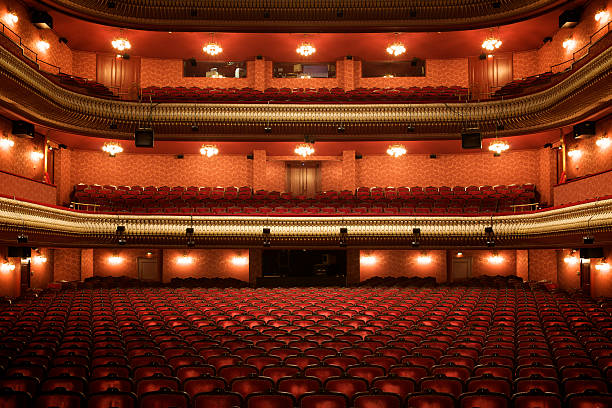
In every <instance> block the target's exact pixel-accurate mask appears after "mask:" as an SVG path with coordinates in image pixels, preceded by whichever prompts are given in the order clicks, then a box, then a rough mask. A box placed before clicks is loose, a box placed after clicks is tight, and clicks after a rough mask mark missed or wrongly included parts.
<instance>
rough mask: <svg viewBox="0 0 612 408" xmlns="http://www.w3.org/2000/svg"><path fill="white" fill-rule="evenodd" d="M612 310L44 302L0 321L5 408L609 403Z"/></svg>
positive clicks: (407, 298)
mask: <svg viewBox="0 0 612 408" xmlns="http://www.w3.org/2000/svg"><path fill="white" fill-rule="evenodd" d="M611 312H612V309H611V305H610V304H597V303H595V302H594V301H593V300H592V299H588V298H582V297H569V296H567V295H565V294H560V293H550V292H546V291H541V290H531V289H529V288H527V287H524V286H523V287H517V288H503V289H493V288H487V287H478V288H468V287H461V286H457V287H442V286H440V287H435V288H401V289H399V288H325V289H314V288H310V289H296V288H292V289H278V288H277V289H256V290H253V289H201V288H193V289H187V288H176V289H172V288H127V289H95V290H79V291H76V290H67V291H60V292H58V293H44V294H42V295H41V296H39V297H37V298H34V297H30V298H26V299H23V300H21V301H18V302H14V303H12V304H10V305H5V306H4V307H3V308H2V309H1V310H0V370H1V374H0V402H1V403H2V404H3V405H2V406H3V407H5V408H13V407H14V408H17V407H20V408H21V407H27V406H29V403H30V402H32V401H33V402H34V403H35V406H36V407H43V406H44V407H51V406H57V407H83V406H85V405H86V406H88V407H90V408H107V407H110V406H112V407H121V408H132V407H136V406H140V407H176V408H182V407H185V408H187V407H194V408H199V407H207V408H210V407H213V406H214V407H219V406H220V407H226V406H227V407H233V406H245V407H251V408H260V407H270V406H274V407H278V408H293V407H295V406H297V407H301V408H311V407H316V406H320V405H318V404H323V406H326V407H327V406H330V407H340V408H342V407H355V408H365V407H372V406H376V407H379V408H391V407H393V408H399V407H402V406H405V407H414V408H421V407H430V406H436V407H444V408H446V407H448V408H456V407H475V406H479V407H489V408H504V407H509V406H513V407H514V408H527V407H536V406H539V407H559V408H560V407H562V406H566V407H570V408H578V407H589V408H590V407H601V408H603V407H609V406H610V404H611V403H612V402H611V400H612V396H611V395H610V394H609V393H608V392H609V390H608V386H609V384H610V380H611V379H612V340H610V337H611V336H612V317H611V315H610V313H611Z"/></svg>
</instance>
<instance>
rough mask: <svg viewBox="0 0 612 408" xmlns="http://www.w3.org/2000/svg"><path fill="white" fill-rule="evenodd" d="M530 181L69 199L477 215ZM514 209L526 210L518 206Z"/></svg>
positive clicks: (98, 190) (112, 191)
mask: <svg viewBox="0 0 612 408" xmlns="http://www.w3.org/2000/svg"><path fill="white" fill-rule="evenodd" d="M536 197H537V192H536V190H535V186H534V185H533V184H523V185H518V184H510V185H497V186H480V187H477V186H468V187H462V186H455V187H453V188H450V187H445V186H441V187H397V188H396V187H384V188H383V187H371V188H370V187H359V188H358V189H357V190H356V191H355V192H354V193H353V192H352V191H348V190H345V191H335V190H332V191H323V192H320V193H318V194H317V195H316V196H315V197H313V198H307V197H305V196H294V195H292V194H291V193H286V192H284V193H280V192H278V191H267V190H257V191H254V192H253V191H252V190H251V188H250V187H248V186H243V187H196V186H190V187H181V186H175V187H169V186H161V187H154V186H148V187H141V186H112V185H104V186H102V185H97V184H94V185H86V184H78V185H76V186H75V189H74V192H73V201H74V202H76V203H82V204H95V205H98V206H100V207H99V208H98V209H99V210H100V211H128V212H135V213H197V214H202V215H205V214H236V215H240V214H243V215H257V214H266V215H339V214H340V215H342V214H370V215H384V214H387V215H393V214H449V213H450V214H479V213H493V212H512V211H514V208H513V207H511V206H513V205H524V204H529V203H533V202H534V200H536ZM518 210H521V211H525V210H529V208H528V207H527V206H526V207H522V208H521V207H519V208H518Z"/></svg>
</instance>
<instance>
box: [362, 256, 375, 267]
mask: <svg viewBox="0 0 612 408" xmlns="http://www.w3.org/2000/svg"><path fill="white" fill-rule="evenodd" d="M359 262H360V263H361V264H362V265H368V266H369V265H374V264H376V257H375V256H374V255H363V256H362V257H361V258H360V259H359Z"/></svg>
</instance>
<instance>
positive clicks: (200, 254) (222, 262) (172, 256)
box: [163, 249, 249, 282]
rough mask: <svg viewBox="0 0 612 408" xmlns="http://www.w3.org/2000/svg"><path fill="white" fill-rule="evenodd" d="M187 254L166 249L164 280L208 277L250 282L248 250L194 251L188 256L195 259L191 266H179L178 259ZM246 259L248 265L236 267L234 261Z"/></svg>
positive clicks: (189, 252) (190, 251)
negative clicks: (235, 259)
mask: <svg viewBox="0 0 612 408" xmlns="http://www.w3.org/2000/svg"><path fill="white" fill-rule="evenodd" d="M184 253H185V251H183V250H178V249H165V250H164V262H163V279H164V282H169V281H170V280H171V279H172V278H187V277H194V278H199V277H208V278H235V279H240V280H243V281H245V282H248V281H249V262H248V260H249V250H248V249H194V250H189V251H188V252H187V254H188V255H189V256H191V257H192V258H193V263H192V264H191V265H178V264H177V263H176V259H177V258H178V257H180V256H182V255H183V254H184ZM235 257H237V258H245V259H246V264H244V265H234V264H233V263H232V260H233V259H234V258H235Z"/></svg>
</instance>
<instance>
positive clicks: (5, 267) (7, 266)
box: [0, 262, 15, 273]
mask: <svg viewBox="0 0 612 408" xmlns="http://www.w3.org/2000/svg"><path fill="white" fill-rule="evenodd" d="M14 270H15V265H13V264H11V263H8V262H3V263H1V264H0V272H2V273H9V272H12V271H14Z"/></svg>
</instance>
